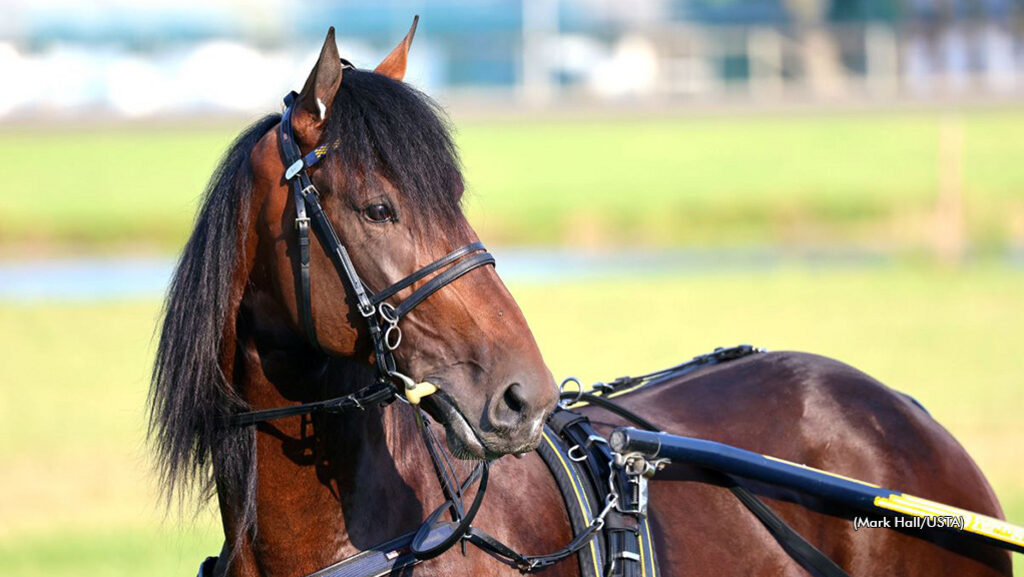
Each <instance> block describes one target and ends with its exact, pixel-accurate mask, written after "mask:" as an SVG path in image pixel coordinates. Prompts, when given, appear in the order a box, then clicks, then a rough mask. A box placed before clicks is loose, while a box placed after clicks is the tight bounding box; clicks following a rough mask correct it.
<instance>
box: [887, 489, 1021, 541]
mask: <svg viewBox="0 0 1024 577" xmlns="http://www.w3.org/2000/svg"><path fill="white" fill-rule="evenodd" d="M875 506H876V507H879V508H881V509H887V510H889V511H895V512H897V513H902V514H904V515H910V516H912V517H937V516H950V517H960V518H962V519H963V522H964V531H969V532H971V533H974V534H976V535H981V536H983V537H988V538H990V539H995V540H997V541H1003V542H1005V543H1011V544H1013V545H1017V546H1018V547H1024V527H1020V526H1018V525H1014V524H1013V523H1007V522H1006V521H1003V520H1001V519H996V518H995V517H989V516H988V515H982V514H980V513H975V512H973V511H968V510H966V509H960V508H958V507H951V506H949V505H944V504H942V503H936V502H935V501H929V500H928V499H922V498H921V497H915V496H913V495H904V494H901V493H893V494H892V495H889V496H888V497H875Z"/></svg>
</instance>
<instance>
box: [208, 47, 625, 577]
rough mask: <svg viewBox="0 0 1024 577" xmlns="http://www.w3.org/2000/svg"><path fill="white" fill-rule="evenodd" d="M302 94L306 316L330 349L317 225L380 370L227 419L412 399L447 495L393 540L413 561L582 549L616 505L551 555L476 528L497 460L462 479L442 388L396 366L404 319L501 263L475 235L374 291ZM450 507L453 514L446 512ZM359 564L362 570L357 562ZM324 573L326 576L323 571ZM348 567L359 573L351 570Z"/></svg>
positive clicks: (246, 421)
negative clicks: (443, 419) (338, 389)
mask: <svg viewBox="0 0 1024 577" xmlns="http://www.w3.org/2000/svg"><path fill="white" fill-rule="evenodd" d="M342 65H343V66H344V67H346V68H350V67H351V66H352V65H351V64H349V63H348V62H347V61H345V60H342ZM297 98H298V95H297V94H296V93H295V92H291V93H289V94H288V96H286V97H285V99H284V104H285V109H284V112H283V113H282V115H281V122H280V124H279V126H278V140H279V142H280V151H281V158H282V160H283V161H284V165H285V166H286V167H287V168H286V169H285V174H284V177H285V180H286V181H288V182H289V184H290V186H291V191H292V197H293V200H294V202H295V231H296V236H297V240H298V247H299V255H298V256H299V259H298V274H297V275H296V277H297V284H298V287H297V288H298V291H297V294H296V298H297V301H298V311H299V323H300V324H301V326H302V331H303V332H304V334H305V336H306V340H307V341H308V342H309V343H310V344H311V345H312V346H314V347H316V348H317V349H320V350H323V349H322V347H321V346H320V341H319V339H318V337H317V332H316V325H315V324H314V321H313V312H312V300H311V298H310V289H311V282H310V274H309V268H310V267H309V265H310V239H309V231H310V230H311V229H312V231H313V233H314V234H315V235H316V237H317V239H318V240H319V241H320V245H321V246H322V247H323V249H324V251H325V252H326V253H327V255H328V257H330V259H331V263H332V264H333V265H334V268H335V271H336V272H337V273H338V276H339V277H340V278H341V279H342V280H343V282H344V283H346V284H347V285H348V287H349V288H351V290H352V293H353V294H354V295H355V298H356V301H357V306H358V310H359V314H360V315H361V316H362V317H363V318H364V319H366V324H367V327H368V328H369V332H370V337H371V341H372V343H373V350H374V355H375V357H376V363H375V364H376V373H377V374H376V378H375V379H374V382H373V383H372V384H370V385H367V386H364V387H362V388H360V389H359V390H357V391H355V392H353V393H350V394H348V395H344V396H340V397H334V398H331V399H326V400H322V401H315V402H310V403H303V404H299V405H289V406H286V407H278V408H273V409H262V410H257V411H248V412H243V413H236V414H233V415H229V416H227V417H226V418H225V419H224V422H223V424H224V426H226V427H245V426H251V425H256V424H259V423H262V422H265V421H270V420H275V419H281V418H285V417H290V416H296V415H306V414H313V413H329V414H330V413H335V414H336V413H342V412H346V411H350V410H364V409H366V408H370V407H374V406H385V405H388V404H390V403H392V402H394V401H395V400H402V401H405V402H407V403H408V404H410V405H412V408H413V414H414V416H415V420H416V425H417V428H418V429H419V431H420V434H421V437H422V438H423V441H424V444H425V445H426V448H427V452H428V454H429V455H430V460H431V464H432V465H433V469H434V473H435V474H436V475H437V478H438V481H439V483H440V485H441V490H442V492H443V493H444V496H445V502H444V503H443V504H442V505H441V506H440V507H438V508H437V509H435V510H434V512H433V513H431V514H430V515H429V516H428V517H427V519H426V520H425V521H424V522H423V524H422V525H421V526H420V528H419V530H418V531H416V532H415V533H410V534H408V535H403V536H402V537H399V538H398V539H396V540H394V541H393V542H392V543H401V544H403V545H402V546H401V547H400V548H402V549H404V550H408V551H409V553H410V554H411V556H412V557H413V558H414V561H413V562H418V561H422V560H426V559H430V558H433V557H436V556H438V555H440V554H442V553H444V552H445V551H447V550H448V549H450V548H451V547H452V546H454V545H455V544H456V543H459V542H466V541H469V542H471V543H473V544H474V545H476V546H478V547H480V548H481V549H483V550H484V551H486V552H487V553H489V554H491V555H492V556H494V557H496V558H497V559H498V560H499V561H501V562H503V563H506V564H508V565H511V566H513V567H515V568H517V569H519V570H520V571H522V572H524V573H526V572H533V571H538V570H540V569H542V568H544V567H547V566H549V565H551V564H553V563H556V562H558V561H560V560H562V559H565V558H567V557H568V556H570V555H572V554H573V553H575V552H576V551H579V550H580V549H582V548H583V546H585V545H586V544H587V543H588V542H589V541H590V539H591V538H592V537H593V535H594V534H595V533H596V532H597V531H599V530H600V527H601V526H602V524H603V517H604V515H605V514H606V513H607V510H608V508H606V510H605V513H602V515H601V518H600V519H597V522H595V523H594V524H592V526H591V527H589V528H588V530H587V531H584V532H583V533H580V534H579V535H577V536H576V538H574V539H573V540H572V542H571V543H569V544H568V545H567V546H565V547H563V548H562V549H560V550H558V551H556V552H555V553H552V554H549V555H537V556H524V555H520V554H518V553H516V552H514V551H512V550H511V549H509V548H508V547H507V546H505V545H504V544H502V543H501V542H500V541H498V540H496V539H494V538H493V537H491V536H489V535H487V534H486V533H484V532H483V531H480V530H479V529H477V528H474V527H472V521H473V519H474V518H475V516H476V513H477V511H478V510H479V508H480V505H481V503H482V501H483V496H484V492H485V490H486V487H487V479H488V471H489V463H488V462H487V461H481V462H480V463H479V464H478V465H476V467H474V468H473V470H472V472H471V473H470V474H469V475H468V476H467V477H466V478H465V479H464V480H462V481H461V482H460V481H459V480H458V476H457V474H456V472H455V467H454V466H453V464H452V462H451V460H450V459H449V458H448V456H447V454H446V453H444V451H443V450H441V447H440V443H439V441H438V440H437V438H436V436H435V434H434V432H433V430H432V429H431V428H430V427H429V424H428V422H427V420H426V417H425V416H424V413H423V411H422V410H421V409H420V407H419V402H420V400H421V399H422V398H423V397H425V396H428V395H430V394H432V393H434V392H435V391H436V387H435V386H434V385H433V384H431V383H426V382H424V383H416V382H415V381H413V380H412V379H411V378H409V377H408V376H406V375H403V374H402V373H400V372H399V371H398V370H397V367H396V365H395V358H394V350H395V349H396V348H398V346H399V345H400V344H401V342H402V332H401V328H400V327H399V322H400V321H401V319H402V318H403V317H404V316H405V315H407V314H408V313H409V312H410V311H411V310H412V309H413V308H415V307H416V306H417V305H419V304H420V303H422V302H423V301H424V300H426V299H427V298H429V297H430V296H431V295H433V294H434V293H436V292H437V291H439V290H441V289H442V288H444V287H445V286H447V285H449V284H451V283H452V282H454V281H456V280H457V279H459V278H460V277H462V276H463V275H465V274H466V273H468V272H470V271H472V270H474V269H476V268H479V267H482V266H485V265H492V266H493V265H494V257H493V256H492V255H491V254H490V253H489V252H487V250H486V249H485V248H484V245H483V243H480V242H474V243H471V244H467V245H465V246H462V247H460V248H457V249H455V250H453V251H452V252H450V253H448V254H446V255H445V256H443V257H441V258H439V259H437V260H435V261H434V262H432V263H430V264H428V265H426V266H424V267H422V268H420V269H419V270H417V271H415V272H413V273H411V274H409V275H408V276H406V277H405V278H403V279H401V280H399V281H397V282H395V283H394V284H392V285H390V286H388V287H387V288H384V289H382V290H380V291H377V292H372V291H371V290H369V288H367V286H366V284H365V283H363V281H362V279H361V278H360V277H359V274H358V272H356V269H355V266H354V265H353V264H352V259H351V258H350V257H349V254H348V250H346V248H345V245H343V244H342V243H341V241H340V240H339V239H338V235H337V233H336V231H335V230H334V226H333V225H332V224H331V222H330V220H329V219H328V217H327V215H326V214H325V213H324V210H323V206H322V205H321V204H320V198H319V192H318V191H317V189H316V186H315V185H314V184H313V181H312V180H311V179H310V176H309V173H308V170H309V169H310V168H311V167H313V166H314V165H316V164H317V163H318V162H320V160H321V159H323V158H324V157H325V156H326V155H327V154H328V153H329V152H331V151H332V150H334V149H335V148H336V147H337V144H320V145H318V146H317V147H316V148H314V149H313V150H311V151H310V152H309V153H307V154H305V155H303V154H302V152H301V150H300V149H299V146H298V143H297V141H296V140H295V135H294V132H293V129H292V124H291V118H292V114H293V112H294V107H295V103H296V100H297ZM431 275H433V276H431ZM428 277H429V278H428ZM424 279H428V280H426V282H424V283H423V284H422V285H420V286H419V287H417V288H416V289H414V290H413V292H412V294H410V295H409V296H408V297H406V298H405V300H403V301H402V302H401V303H399V304H397V305H393V304H391V303H389V302H387V301H388V299H390V298H392V297H394V296H395V295H396V294H398V293H399V292H401V291H402V290H405V289H407V288H410V287H412V286H413V285H414V284H416V283H417V282H419V281H422V280H424ZM396 381H397V382H398V383H399V384H400V385H401V387H402V390H401V391H400V390H399V388H398V386H396V384H395V383H396ZM474 483H477V484H478V486H477V489H476V494H475V495H474V497H473V501H472V503H471V504H470V505H469V506H468V507H467V506H466V505H465V504H464V500H465V499H464V497H465V494H466V492H467V491H468V489H469V488H470V487H471V486H472V485H473V484H474ZM446 512H447V513H448V514H449V516H450V518H451V521H445V520H443V519H442V517H443V516H444V514H445V513H446ZM366 559H368V558H367V557H363V556H362V554H359V555H356V556H354V557H351V558H349V559H347V560H344V561H342V563H343V564H345V563H354V564H358V563H363V562H364V561H365V563H367V564H370V565H372V563H373V561H368V560H366ZM390 562H391V563H394V559H391V560H390ZM353 571H355V569H354V568H353ZM317 574H318V575H319V572H318V573H317ZM346 574H357V573H347V572H346Z"/></svg>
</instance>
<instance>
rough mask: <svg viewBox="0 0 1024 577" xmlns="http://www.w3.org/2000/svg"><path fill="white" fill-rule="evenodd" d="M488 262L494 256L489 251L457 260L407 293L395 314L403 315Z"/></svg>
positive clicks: (396, 308) (491, 263) (400, 316)
mask: <svg viewBox="0 0 1024 577" xmlns="http://www.w3.org/2000/svg"><path fill="white" fill-rule="evenodd" d="M488 264H490V265H493V264H494V257H493V256H491V253H489V252H478V253H476V254H474V255H472V256H468V257H466V258H465V259H463V260H460V261H458V263H456V264H455V265H453V266H452V267H451V268H448V269H446V270H445V271H444V272H442V273H439V274H438V275H437V276H435V277H434V278H432V279H430V280H429V281H427V282H426V283H425V284H424V285H423V286H421V287H420V288H418V289H416V290H415V291H413V293H412V294H411V295H409V298H407V299H405V300H404V301H402V303H401V304H400V305H398V306H397V307H395V315H396V316H397V317H398V318H402V317H404V316H405V315H406V314H408V312H409V311H411V310H412V309H413V308H414V307H415V306H416V305H418V304H420V303H421V302H423V301H424V300H426V299H427V297H429V296H430V295H432V294H434V293H436V292H437V291H439V290H441V289H442V288H444V286H445V285H447V284H450V283H452V282H453V281H455V279H457V278H459V277H461V276H462V275H464V274H466V273H468V272H469V271H471V270H473V269H475V268H479V267H481V266H484V265H488Z"/></svg>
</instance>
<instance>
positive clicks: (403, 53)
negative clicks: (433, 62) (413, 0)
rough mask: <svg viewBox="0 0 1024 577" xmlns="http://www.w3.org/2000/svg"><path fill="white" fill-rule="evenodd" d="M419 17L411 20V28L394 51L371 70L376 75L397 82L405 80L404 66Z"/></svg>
mask: <svg viewBox="0 0 1024 577" xmlns="http://www.w3.org/2000/svg"><path fill="white" fill-rule="evenodd" d="M419 22H420V17H419V15H416V16H414V17H413V19H412V27H411V28H409V33H408V34H406V35H405V38H403V39H402V41H401V42H399V43H398V46H395V49H394V50H392V51H391V54H388V55H387V56H386V57H385V58H384V60H382V61H381V63H380V64H378V65H377V67H376V68H374V69H373V71H374V72H376V73H377V74H383V75H384V76H387V77H389V78H391V79H392V80H397V81H399V82H401V81H402V79H403V78H405V64H406V60H407V59H408V57H409V47H410V46H412V38H413V36H416V25H417V24H419Z"/></svg>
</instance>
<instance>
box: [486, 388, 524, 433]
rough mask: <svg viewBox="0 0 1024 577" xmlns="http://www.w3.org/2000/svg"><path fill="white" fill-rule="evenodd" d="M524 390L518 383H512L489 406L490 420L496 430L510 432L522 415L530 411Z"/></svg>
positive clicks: (516, 425)
mask: <svg viewBox="0 0 1024 577" xmlns="http://www.w3.org/2000/svg"><path fill="white" fill-rule="evenodd" d="M526 394H527V392H526V389H525V388H524V387H523V386H522V385H521V384H519V383H512V384H511V385H509V386H508V387H506V388H505V390H504V391H503V392H502V393H501V395H500V396H498V397H497V398H496V399H495V402H494V403H492V404H491V410H490V415H489V416H490V420H491V424H493V425H494V426H495V427H496V428H497V429H499V430H504V431H511V430H513V429H515V428H516V427H518V426H519V425H520V424H521V423H522V421H523V417H524V415H525V414H526V413H527V412H529V410H530V402H529V401H528V400H527V398H526Z"/></svg>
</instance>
